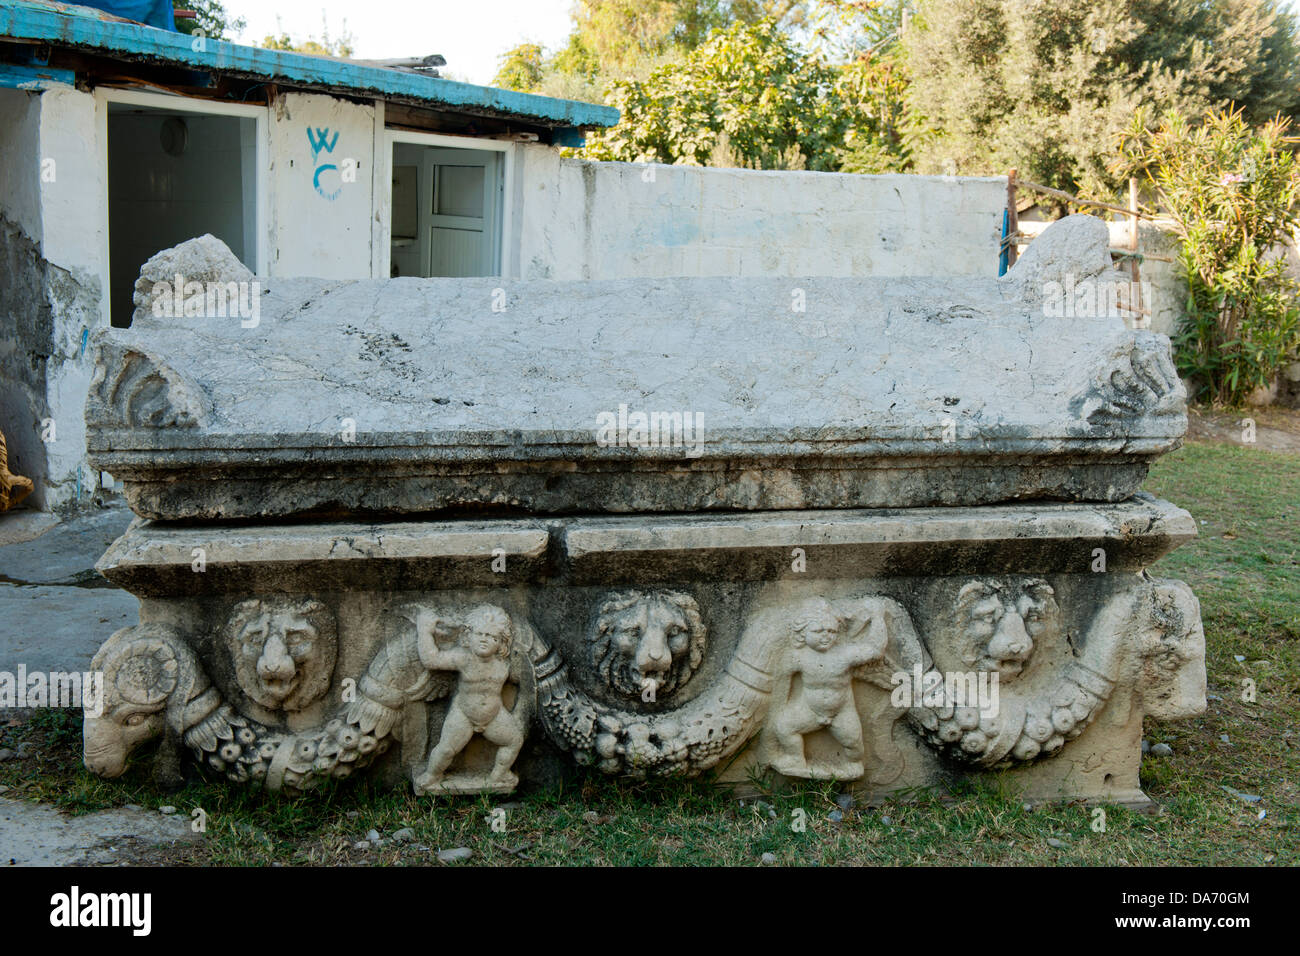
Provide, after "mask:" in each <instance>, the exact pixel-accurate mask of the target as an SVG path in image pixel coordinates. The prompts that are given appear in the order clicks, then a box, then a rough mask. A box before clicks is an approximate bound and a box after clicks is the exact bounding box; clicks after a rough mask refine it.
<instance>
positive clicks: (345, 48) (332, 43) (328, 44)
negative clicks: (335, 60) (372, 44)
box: [262, 13, 355, 57]
mask: <svg viewBox="0 0 1300 956" xmlns="http://www.w3.org/2000/svg"><path fill="white" fill-rule="evenodd" d="M276 29H277V30H278V31H279V35H269V36H267V37H266V38H264V39H263V40H262V47H263V48H264V49H267V50H287V51H289V52H292V53H306V54H309V55H311V56H337V57H350V56H351V55H352V53H353V51H354V47H353V45H352V44H353V41H354V40H355V37H353V35H352V34H351V33H350V32H349V31H348V22H347V21H346V20H344V21H343V33H342V34H341V35H340V36H339V37H338V39H332V38H331V37H330V28H329V23H328V22H327V21H326V20H325V15H324V13H322V14H321V35H320V36H319V37H307V38H306V39H305V40H295V39H293V38H292V37H290V36H289V34H288V32H287V31H285V30H284V29H282V28H281V27H280V23H279V19H278V18H277V20H276Z"/></svg>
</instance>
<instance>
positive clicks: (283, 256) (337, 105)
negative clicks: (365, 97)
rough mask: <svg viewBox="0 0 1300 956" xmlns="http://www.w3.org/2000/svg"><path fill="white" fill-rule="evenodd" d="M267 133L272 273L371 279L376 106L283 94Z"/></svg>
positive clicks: (299, 94) (272, 109)
mask: <svg viewBox="0 0 1300 956" xmlns="http://www.w3.org/2000/svg"><path fill="white" fill-rule="evenodd" d="M336 136H337V139H335V137H336ZM322 138H323V142H324V146H322V147H321V149H320V150H319V151H314V150H313V148H312V146H313V141H314V142H316V143H321V142H322ZM270 139H271V152H270V155H271V176H270V189H271V256H270V264H269V265H270V268H269V271H270V274H271V275H273V276H321V277H324V278H330V279H365V278H369V277H370V274H371V268H372V262H371V259H372V254H371V252H372V250H371V214H372V212H373V210H374V178H373V176H372V174H371V170H372V168H373V165H374V162H375V108H374V106H372V105H370V104H359V103H352V102H349V101H347V100H341V99H337V98H335V97H333V96H318V95H307V94H301V93H287V94H284V95H283V96H281V97H279V98H278V99H277V100H276V103H275V105H274V106H273V107H272V108H271V129H270ZM330 144H333V149H332V150H330V149H328V148H327V147H328V146H329V145H330ZM349 160H350V161H351V163H352V165H351V167H349V166H348V163H347V161H349ZM327 166H334V167H337V168H334V169H322V167H327ZM349 169H350V172H348V170H349ZM318 170H321V171H320V173H319V176H318V175H317V171H318ZM349 177H350V180H351V181H346V180H348V178H349Z"/></svg>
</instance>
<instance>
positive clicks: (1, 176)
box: [0, 90, 41, 242]
mask: <svg viewBox="0 0 1300 956" xmlns="http://www.w3.org/2000/svg"><path fill="white" fill-rule="evenodd" d="M40 129H41V98H40V94H38V93H29V92H26V91H23V90H0V130H3V131H4V135H3V136H0V214H3V215H4V217H5V218H6V219H8V220H9V221H10V222H12V223H14V224H15V225H17V226H18V227H19V228H20V229H22V231H23V232H24V233H26V235H27V236H28V238H30V239H32V240H33V241H36V242H40V239H41V186H40V156H39V150H40V136H41V132H40Z"/></svg>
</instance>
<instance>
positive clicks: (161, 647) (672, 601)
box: [84, 576, 1205, 795]
mask: <svg viewBox="0 0 1300 956" xmlns="http://www.w3.org/2000/svg"><path fill="white" fill-rule="evenodd" d="M1134 582H1135V583H1134V585H1133V586H1131V587H1129V588H1127V589H1126V590H1123V591H1121V592H1120V593H1118V594H1116V595H1114V596H1112V597H1110V598H1109V599H1108V600H1106V601H1105V602H1104V603H1102V604H1101V606H1100V607H1098V608H1097V609H1096V610H1095V611H1094V612H1093V613H1092V614H1091V616H1090V619H1089V620H1088V621H1087V622H1086V625H1085V626H1084V627H1083V628H1082V629H1081V631H1080V634H1079V636H1078V637H1077V638H1074V637H1071V636H1070V635H1067V633H1066V631H1065V628H1064V626H1063V623H1062V613H1061V610H1060V608H1059V606H1058V605H1057V603H1056V595H1055V592H1054V590H1053V588H1052V587H1051V586H1050V585H1049V584H1048V583H1047V582H1046V581H1045V580H1043V579H1041V578H1034V577H1028V576H1009V577H1008V576H1003V577H985V578H979V579H976V580H963V579H954V583H953V587H952V592H951V594H950V595H949V596H948V599H947V600H946V602H945V603H946V606H947V612H946V614H940V615H937V616H936V617H937V618H940V619H936V620H934V621H927V622H925V627H926V630H927V631H928V632H929V633H928V635H927V637H926V638H925V639H922V638H921V637H920V636H919V635H918V632H917V629H916V628H915V626H914V623H913V621H912V618H911V615H910V614H909V613H908V611H907V610H906V609H905V608H904V607H903V606H902V605H901V604H900V603H899V602H898V601H896V600H894V599H892V598H889V597H885V596H882V595H875V594H864V595H862V596H860V597H855V598H848V599H839V600H828V599H825V598H821V597H808V598H804V599H801V600H797V601H793V602H789V603H785V604H780V605H778V606H772V607H765V608H762V609H761V610H757V611H754V612H752V613H751V614H749V616H748V618H747V620H746V622H745V627H744V629H743V631H742V633H741V635H740V638H739V641H738V643H737V645H736V648H735V650H734V653H733V654H732V656H731V658H730V660H729V661H727V663H726V665H725V667H723V668H722V669H721V670H720V672H719V673H718V674H717V676H716V677H715V678H713V679H712V680H711V681H710V682H709V683H708V684H707V685H706V686H702V687H695V686H694V684H692V681H694V680H697V679H698V675H697V673H696V672H697V671H698V670H699V669H700V667H701V664H702V663H703V661H704V659H705V657H706V656H707V655H708V653H709V652H710V650H711V646H710V644H709V635H708V627H707V624H706V620H707V618H706V616H705V615H704V614H702V613H701V609H700V607H699V605H698V603H697V602H696V600H695V599H694V598H693V597H691V596H690V595H688V594H686V593H685V592H683V591H673V590H644V591H636V590H624V591H618V592H611V593H608V594H606V595H604V596H603V597H601V598H599V599H598V600H597V601H596V602H594V606H593V608H592V617H591V621H592V624H591V626H590V629H589V632H588V634H587V635H586V640H585V642H584V646H585V650H586V657H585V659H584V660H582V662H581V663H582V665H583V666H584V667H586V668H588V669H589V670H588V677H589V678H590V679H592V680H596V681H598V682H601V683H603V684H604V685H605V686H606V688H607V690H608V692H609V694H608V696H607V699H609V700H618V701H621V702H622V703H620V704H618V705H611V704H609V703H604V702H602V701H600V700H596V699H594V698H593V697H592V696H591V695H590V694H588V693H586V692H584V691H582V690H581V689H580V688H579V687H578V686H577V685H575V683H574V682H573V681H572V680H571V677H570V673H569V666H570V665H568V664H567V663H566V662H565V661H564V660H563V659H562V658H561V656H560V654H559V652H558V651H557V650H555V649H553V648H552V647H550V646H549V645H548V644H547V643H546V642H544V641H543V640H542V638H541V637H540V636H539V635H538V634H537V633H536V631H535V630H534V629H533V628H532V626H531V624H530V623H529V622H528V621H526V620H524V619H522V618H521V617H519V616H518V615H512V614H511V613H509V612H508V611H507V610H505V609H504V608H503V607H500V606H498V605H495V604H488V603H466V604H460V603H457V602H455V601H454V600H451V599H447V600H445V601H444V600H441V599H440V600H439V601H437V602H418V603H407V604H398V605H394V606H390V607H389V608H387V609H386V610H385V611H384V612H383V613H382V614H381V622H380V623H381V639H380V641H379V644H378V648H377V650H376V651H375V653H374V654H373V656H372V657H371V660H370V664H369V666H368V667H366V669H365V671H364V673H362V674H361V675H360V677H359V679H358V680H357V681H356V683H355V693H354V694H351V695H350V696H349V695H347V694H338V693H337V691H338V688H339V684H340V681H341V678H340V676H339V675H336V674H334V669H335V658H336V655H337V650H336V646H337V636H336V634H335V628H336V620H335V616H334V612H333V611H332V610H331V609H330V608H329V607H328V606H327V605H326V604H325V602H324V601H321V600H317V599H314V598H305V599H288V598H283V597H276V596H266V597H261V598H255V599H251V600H248V601H245V602H242V603H240V604H238V605H237V606H236V607H235V608H234V609H233V610H232V612H231V614H230V616H229V618H228V620H227V621H226V624H225V627H224V631H223V637H224V640H223V642H222V643H221V645H220V646H221V647H222V648H223V649H224V651H225V653H227V654H229V655H230V656H231V658H232V659H233V660H232V663H233V672H234V674H235V675H236V680H237V682H238V685H239V689H240V690H241V691H242V692H243V693H244V694H245V695H247V698H248V700H249V701H251V702H253V707H254V709H258V710H261V711H264V712H266V713H269V714H271V716H272V717H273V718H275V719H274V720H272V721H265V720H259V719H254V717H251V716H247V715H244V714H241V713H239V712H238V711H237V710H236V709H235V707H234V706H232V704H231V702H229V701H227V700H225V699H224V698H223V696H222V694H221V692H220V690H219V689H218V688H217V687H216V686H215V685H214V684H213V683H212V682H211V681H210V680H209V679H208V677H207V675H206V673H205V672H204V669H203V667H202V666H201V664H200V663H199V660H198V658H197V657H196V655H195V653H194V651H193V649H192V648H191V645H190V643H189V642H188V640H187V639H186V638H185V637H184V636H183V635H182V634H180V633H179V632H178V631H177V630H175V629H173V628H171V627H168V626H165V625H162V624H157V623H148V624H141V625H138V626H135V627H128V628H124V629H123V630H121V631H118V632H117V633H115V634H114V635H113V636H112V637H111V638H109V640H108V641H107V642H106V643H105V644H104V646H103V647H102V648H101V649H100V651H99V653H98V654H97V655H96V657H95V660H94V662H93V664H92V667H93V668H95V669H97V670H102V671H103V673H104V675H105V700H104V702H103V708H102V712H101V715H100V716H92V714H91V712H90V710H89V708H88V710H87V714H86V717H85V725H84V734H85V763H86V766H87V768H88V769H89V770H90V771H92V772H93V773H96V774H98V775H100V776H103V777H115V776H118V775H119V774H121V773H122V772H123V770H124V769H125V766H126V762H127V758H128V756H129V755H130V754H131V752H132V751H133V750H135V749H136V748H138V747H139V746H140V745H142V744H143V743H145V742H146V741H148V740H152V739H160V740H161V745H160V749H159V752H158V756H157V758H156V760H155V776H156V778H157V780H158V781H159V782H160V783H162V784H164V785H169V786H174V785H178V784H179V783H180V779H181V777H180V764H179V758H180V752H181V750H182V749H188V750H189V751H190V752H191V753H192V754H193V755H194V757H195V758H196V759H197V760H198V761H199V762H201V763H202V764H204V765H206V766H207V767H208V768H209V769H210V770H211V771H215V772H217V773H219V774H221V775H222V776H224V777H225V778H226V779H228V780H229V781H231V782H234V783H247V784H252V785H256V786H262V787H265V788H266V789H268V790H271V791H287V792H299V791H305V790H310V789H311V788H312V787H314V786H317V785H318V784H319V783H321V782H322V781H324V780H327V779H330V778H334V779H342V778H346V777H348V776H350V775H351V774H352V773H354V772H356V771H358V770H362V769H364V768H366V767H367V766H369V765H370V764H372V763H373V762H374V761H375V759H376V758H377V757H378V756H379V755H381V754H383V753H384V752H385V751H387V750H388V749H389V748H390V747H391V746H392V745H393V744H394V743H396V744H399V745H400V760H401V764H402V766H403V767H404V768H406V773H407V774H408V777H409V779H410V780H411V782H412V785H413V787H414V789H415V791H416V792H417V793H421V794H430V795H439V794H457V793H476V792H508V791H510V790H513V789H514V788H515V787H516V785H517V783H518V778H517V776H516V773H515V770H514V763H515V760H516V758H517V756H518V754H519V752H520V750H521V748H522V747H523V745H524V743H525V740H526V738H527V736H528V733H529V729H530V727H534V726H538V725H540V728H541V729H542V731H543V732H544V733H545V736H546V737H547V738H548V739H549V740H550V741H551V742H552V743H553V744H554V745H555V746H556V747H558V748H559V749H560V750H561V751H563V752H565V753H567V754H568V755H569V756H570V757H571V758H572V759H573V760H574V761H576V762H577V763H579V764H587V765H594V766H596V767H597V768H599V769H600V770H601V771H603V772H605V773H610V774H620V775H627V776H632V777H645V776H694V775H698V774H701V773H703V772H705V771H707V770H709V769H711V768H714V767H717V766H718V765H720V764H722V763H723V762H724V761H727V760H728V759H729V758H731V757H733V756H735V755H737V754H739V753H740V752H741V751H742V750H743V749H744V748H745V747H746V745H748V744H750V743H751V742H753V743H754V744H755V746H756V749H755V751H754V753H755V754H756V755H757V760H758V763H759V765H760V766H765V767H768V768H771V769H772V770H774V771H776V772H778V773H780V774H783V775H785V776H787V777H795V778H809V779H818V780H826V779H837V780H841V781H846V782H847V781H856V780H863V778H864V777H866V776H867V773H868V772H867V770H866V764H865V763H864V748H865V746H866V739H865V738H867V737H870V739H873V740H877V739H888V737H889V735H890V734H891V733H892V730H893V726H894V724H895V723H897V722H898V721H903V724H902V726H906V727H908V728H910V729H911V731H912V732H914V733H915V734H916V735H917V736H918V737H919V738H920V739H921V740H923V741H924V742H925V743H926V744H927V745H928V746H929V747H931V748H932V749H933V750H934V751H935V752H937V753H938V754H939V755H940V756H941V757H943V758H944V759H946V760H948V761H950V762H952V763H954V764H955V765H958V766H962V765H964V766H967V767H971V768H976V769H980V768H992V767H1006V766H1012V765H1016V764H1026V763H1029V762H1032V761H1036V760H1040V759H1043V758H1050V757H1052V756H1054V755H1056V754H1058V753H1060V751H1061V750H1062V748H1064V747H1065V746H1067V744H1068V743H1069V742H1070V741H1071V740H1073V739H1075V738H1077V737H1078V736H1079V735H1080V734H1082V733H1083V732H1084V730H1085V729H1086V728H1087V727H1088V726H1089V725H1090V724H1091V723H1092V722H1093V721H1094V720H1095V718H1096V717H1097V715H1098V714H1099V713H1100V712H1101V711H1102V710H1103V708H1105V707H1106V706H1107V702H1108V701H1109V700H1110V698H1111V697H1112V695H1113V692H1114V691H1115V689H1116V688H1117V687H1119V686H1123V687H1124V688H1125V691H1126V693H1127V694H1129V695H1130V696H1131V697H1132V699H1133V700H1135V701H1136V702H1138V703H1139V704H1140V705H1141V706H1142V708H1143V710H1144V712H1145V713H1148V714H1151V715H1152V716H1156V717H1160V718H1170V717H1177V716H1186V715H1189V714H1193V713H1197V712H1199V711H1200V710H1201V709H1203V707H1204V694H1205V665H1204V635H1203V633H1202V631H1201V626H1200V612H1199V606H1198V604H1197V601H1196V598H1195V597H1194V596H1193V595H1192V593H1191V591H1190V589H1189V588H1188V587H1187V586H1186V585H1185V584H1182V583H1181V582H1177V581H1163V580H1161V581H1155V580H1151V579H1147V578H1145V577H1135V579H1134ZM954 675H956V676H957V680H954V679H953V678H954ZM962 681H965V684H964V685H963V684H962ZM858 683H863V684H867V685H870V686H873V687H876V688H878V689H880V690H882V691H887V692H889V693H890V695H892V696H891V704H892V706H890V707H888V708H886V709H885V710H884V711H881V710H875V711H872V712H870V713H865V714H864V713H862V712H860V710H859V705H858V700H859V698H858V697H857V695H856V694H855V686H856V685H857V684H858ZM904 683H906V684H907V685H908V686H909V689H910V688H911V686H912V685H915V686H916V687H917V689H918V691H919V692H918V693H917V694H916V695H914V696H913V695H911V694H910V693H909V694H908V695H904V696H903V697H899V696H898V694H899V691H900V688H901V687H902V685H903V684H904ZM688 686H689V689H690V690H691V691H693V694H692V695H683V694H680V693H678V692H680V691H681V690H682V688H683V687H688ZM331 687H332V688H333V694H334V696H333V697H332V698H331V697H327V698H326V700H329V699H333V700H337V701H338V703H337V704H336V705H333V711H332V716H331V717H330V719H328V720H327V721H325V722H324V723H323V725H321V726H318V727H313V728H309V729H305V730H298V731H291V730H286V729H278V728H277V727H274V726H270V725H269V724H271V723H276V722H279V721H280V717H279V715H280V714H281V713H282V712H288V711H293V710H295V709H300V708H302V707H304V706H306V705H307V704H309V703H311V702H312V701H314V700H317V699H319V698H321V697H322V695H325V694H327V693H330V692H331V691H330V689H331ZM990 687H993V688H996V692H995V694H994V696H993V698H992V700H993V703H994V706H991V707H985V706H982V705H981V698H980V695H977V694H975V693H973V691H974V690H976V689H984V690H987V689H989V688H990ZM683 697H686V698H687V699H685V700H684V701H683V702H679V700H681V698H683ZM983 702H985V703H986V702H987V697H985V698H984V700H983ZM439 718H440V719H439ZM882 722H883V724H882ZM878 725H879V726H878ZM816 738H820V741H821V742H820V743H817V745H816V746H813V743H814V740H815V739H816ZM828 743H829V744H830V746H828V745H827V744H828ZM866 782H867V783H869V784H870V783H873V782H875V783H884V782H887V781H885V780H876V781H871V780H867V781H866Z"/></svg>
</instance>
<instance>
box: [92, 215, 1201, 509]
mask: <svg viewBox="0 0 1300 956" xmlns="http://www.w3.org/2000/svg"><path fill="white" fill-rule="evenodd" d="M1098 230H1100V231H1098ZM1105 247H1106V236H1105V227H1104V225H1102V224H1101V223H1100V222H1098V221H1096V220H1090V219H1089V217H1071V219H1067V220H1063V221H1062V222H1061V223H1058V224H1056V225H1054V226H1053V227H1052V228H1051V229H1049V230H1047V232H1045V233H1044V235H1043V236H1042V237H1041V238H1040V239H1038V240H1036V242H1035V243H1034V249H1035V250H1038V253H1037V255H1031V256H1026V258H1025V260H1023V261H1022V262H1021V263H1020V264H1018V265H1017V267H1016V269H1014V270H1012V272H1011V273H1010V274H1009V275H1008V276H1007V277H1006V278H1004V279H1002V280H998V279H993V278H989V279H977V278H960V279H916V278H903V279H815V278H810V279H800V280H797V282H796V281H792V280H786V279H770V280H769V279H656V280H625V281H610V282H545V281H533V282H514V281H511V282H504V281H503V280H498V279H485V280H465V279H455V280H451V279H396V280H389V281H355V282H331V281H326V280H316V279H276V280H263V282H264V288H263V290H262V291H263V294H262V295H261V296H260V298H259V299H258V301H259V303H260V318H259V320H258V322H257V325H256V327H255V328H245V327H243V326H244V325H246V324H248V323H246V322H241V321H240V320H239V318H238V317H235V318H211V317H209V318H198V317H185V316H180V317H168V318H165V319H154V318H153V317H152V316H150V315H144V314H141V315H140V316H139V318H138V320H137V324H136V325H135V326H134V327H133V328H132V329H130V330H125V331H123V330H105V331H103V332H102V333H100V335H99V337H98V339H97V343H96V355H97V359H96V360H97V362H98V368H97V373H96V380H95V386H94V387H93V388H92V390H91V395H90V398H89V401H88V404H87V422H88V427H89V430H90V431H89V434H90V437H89V448H90V451H91V452H92V454H93V460H94V461H95V462H96V464H97V467H100V468H103V469H105V470H108V471H111V472H112V473H113V474H114V475H115V476H116V477H118V478H120V479H122V480H123V481H125V483H126V489H125V490H126V495H127V498H128V500H129V502H130V503H131V506H132V507H133V508H134V509H135V511H136V512H137V513H138V514H140V515H142V516H146V517H151V518H167V519H183V518H229V519H235V518H248V517H265V516H283V515H288V514H297V513H328V514H340V513H344V514H346V513H351V514H394V513H419V512H430V511H437V510H441V509H450V510H454V509H470V510H477V511H480V512H481V511H482V510H483V509H495V510H497V511H499V512H507V513H508V512H510V511H516V512H517V511H528V512H532V513H582V512H645V511H699V510H774V509H789V508H847V507H911V506H924V505H960V504H982V503H991V502H998V501H1008V500H1014V499H1029V498H1058V499H1070V500H1092V501H1119V500H1123V499H1124V498H1127V497H1128V496H1130V495H1131V494H1132V493H1133V492H1134V491H1135V490H1136V489H1137V487H1138V486H1139V484H1140V482H1141V480H1142V478H1143V477H1144V475H1145V473H1146V467H1147V463H1148V462H1149V461H1150V460H1151V459H1152V458H1153V457H1154V456H1157V455H1159V454H1161V453H1163V452H1165V451H1168V450H1170V449H1171V448H1174V447H1176V446H1177V445H1178V443H1179V441H1180V440H1181V436H1182V434H1183V432H1184V430H1185V427H1186V416H1185V409H1184V401H1185V396H1184V391H1183V387H1182V385H1181V383H1180V382H1179V380H1178V378H1177V375H1176V374H1175V373H1174V370H1173V367H1172V364H1171V363H1170V359H1169V350H1168V340H1167V339H1165V338H1164V337H1162V336H1159V335H1155V334H1153V333H1149V332H1140V331H1138V332H1135V331H1130V330H1128V329H1126V328H1125V327H1124V323H1123V321H1122V319H1120V318H1119V317H1118V316H1110V317H1099V318H1093V319H1086V318H1082V319H1081V318H1059V317H1054V316H1052V315H1046V314H1044V313H1045V312H1050V311H1051V310H1050V309H1048V308H1047V304H1048V300H1049V299H1051V296H1052V295H1053V294H1054V293H1053V292H1052V291H1051V290H1052V289H1053V288H1055V287H1054V286H1051V283H1057V284H1058V285H1059V283H1060V278H1061V276H1063V275H1066V274H1067V273H1069V270H1070V269H1071V268H1073V269H1074V270H1075V272H1077V273H1078V277H1079V281H1084V280H1089V281H1092V280H1096V279H1098V278H1099V273H1098V269H1097V266H1098V262H1099V261H1100V260H1101V259H1102V258H1104V256H1105V252H1104V250H1105ZM169 268H170V266H169ZM208 273H212V274H214V275H217V277H218V280H219V279H221V278H223V277H222V276H220V275H219V274H218V273H219V270H217V272H213V270H211V269H209V270H208ZM208 273H205V274H208ZM228 278H230V281H235V280H236V279H237V278H238V277H235V276H234V275H233V273H232V276H231V277H228ZM1101 278H1106V277H1105V276H1101ZM1107 281H1109V280H1107ZM638 413H643V414H645V415H646V416H647V423H649V419H648V416H649V415H650V414H651V413H664V414H667V415H669V416H671V415H673V414H676V415H677V416H678V420H679V421H680V425H681V427H680V428H679V429H678V430H677V431H676V432H671V433H670V434H668V435H661V436H660V439H661V440H660V442H659V443H658V444H653V445H649V446H647V445H646V444H645V443H643V442H642V441H641V438H642V436H641V434H640V433H639V432H638V431H637V425H638V420H637V419H636V417H635V416H636V415H637V414H638ZM602 416H604V417H602ZM687 416H689V418H688V417H687ZM662 421H668V422H671V421H672V420H671V418H669V419H664V420H662ZM662 421H661V424H662ZM606 426H608V427H606ZM666 430H669V431H671V426H669V427H668V428H667V429H666ZM646 437H647V438H648V437H649V436H648V435H647V436H646ZM622 439H628V440H629V441H630V442H632V443H634V444H635V447H634V446H633V445H632V444H629V443H627V442H624V443H623V444H618V442H619V441H621V440H622ZM610 440H612V441H613V442H614V443H612V444H611V443H610ZM674 440H675V443H674Z"/></svg>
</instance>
